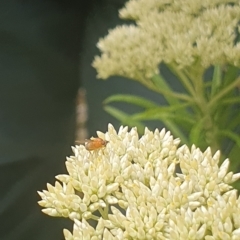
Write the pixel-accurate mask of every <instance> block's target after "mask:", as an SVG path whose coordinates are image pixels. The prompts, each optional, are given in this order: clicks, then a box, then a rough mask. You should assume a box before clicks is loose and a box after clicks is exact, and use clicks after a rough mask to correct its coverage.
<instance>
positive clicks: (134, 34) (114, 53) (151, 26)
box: [93, 0, 240, 81]
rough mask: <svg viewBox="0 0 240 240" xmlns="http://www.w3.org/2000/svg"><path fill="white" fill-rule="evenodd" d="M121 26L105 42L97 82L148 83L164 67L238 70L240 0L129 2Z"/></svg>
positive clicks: (98, 61)
mask: <svg viewBox="0 0 240 240" xmlns="http://www.w3.org/2000/svg"><path fill="white" fill-rule="evenodd" d="M120 16H121V17H122V18H126V19H132V20H134V21H135V22H136V24H135V25H128V26H127V25H123V26H119V27H116V28H115V29H113V30H111V31H109V34H108V35H107V36H106V37H105V38H103V39H101V40H100V41H99V43H98V48H99V49H100V50H101V52H102V55H101V57H99V56H97V57H96V58H95V60H94V62H93V66H94V67H95V68H96V69H97V72H98V77H99V78H102V79H106V78H108V77H109V76H112V75H120V76H124V77H128V78H131V79H135V80H140V81H146V80H148V79H149V78H151V77H153V76H154V75H155V74H156V73H158V71H159V64H160V63H161V62H164V63H166V64H170V65H177V66H178V67H179V68H186V69H188V68H191V67H192V66H196V64H197V67H198V68H207V67H209V66H210V65H215V64H226V63H229V64H232V65H236V66H238V67H239V66H240V42H239V41H238V40H237V38H239V34H240V25H239V19H240V1H239V0H178V1H175V0H130V1H129V2H128V3H127V4H126V6H125V8H124V9H122V10H121V11H120Z"/></svg>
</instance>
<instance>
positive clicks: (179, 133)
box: [163, 120, 189, 146]
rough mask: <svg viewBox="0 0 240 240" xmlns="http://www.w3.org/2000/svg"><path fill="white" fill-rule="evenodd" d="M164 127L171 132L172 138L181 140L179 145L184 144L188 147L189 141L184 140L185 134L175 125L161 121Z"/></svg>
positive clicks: (168, 121)
mask: <svg viewBox="0 0 240 240" xmlns="http://www.w3.org/2000/svg"><path fill="white" fill-rule="evenodd" d="M163 123H164V125H165V126H166V128H167V129H169V130H170V131H171V133H172V134H173V136H175V137H178V138H180V139H181V143H183V144H186V145H188V146H189V141H188V139H187V138H186V136H185V134H183V132H182V131H181V130H180V128H179V127H178V125H177V124H175V123H174V122H172V121H171V120H163Z"/></svg>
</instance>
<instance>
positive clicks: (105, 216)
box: [98, 204, 108, 219]
mask: <svg viewBox="0 0 240 240" xmlns="http://www.w3.org/2000/svg"><path fill="white" fill-rule="evenodd" d="M98 211H99V212H100V214H101V216H102V218H103V219H108V204H107V206H106V207H105V208H99V209H98Z"/></svg>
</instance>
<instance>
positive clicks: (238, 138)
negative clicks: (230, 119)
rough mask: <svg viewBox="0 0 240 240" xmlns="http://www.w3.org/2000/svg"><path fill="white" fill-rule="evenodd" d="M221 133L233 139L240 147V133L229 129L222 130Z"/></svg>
mask: <svg viewBox="0 0 240 240" xmlns="http://www.w3.org/2000/svg"><path fill="white" fill-rule="evenodd" d="M219 134H220V135H223V136H226V137H228V138H229V139H231V140H233V141H234V142H235V143H236V144H237V146H238V147H239V148H240V136H239V135H238V134H236V133H234V132H232V131H228V130H220V131H219Z"/></svg>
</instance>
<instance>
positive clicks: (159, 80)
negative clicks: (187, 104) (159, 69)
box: [152, 74, 179, 105]
mask: <svg viewBox="0 0 240 240" xmlns="http://www.w3.org/2000/svg"><path fill="white" fill-rule="evenodd" d="M152 82H153V83H154V85H155V86H156V87H157V88H159V89H160V90H161V91H165V92H173V90H172V89H171V87H170V86H169V85H168V84H167V82H166V80H165V79H164V78H163V76H162V75H161V74H158V75H155V76H154V77H153V78H152ZM163 95H164V97H165V99H166V100H167V101H168V103H169V104H171V105H175V104H179V101H178V99H176V98H174V97H171V96H169V95H167V94H164V93H163Z"/></svg>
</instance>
